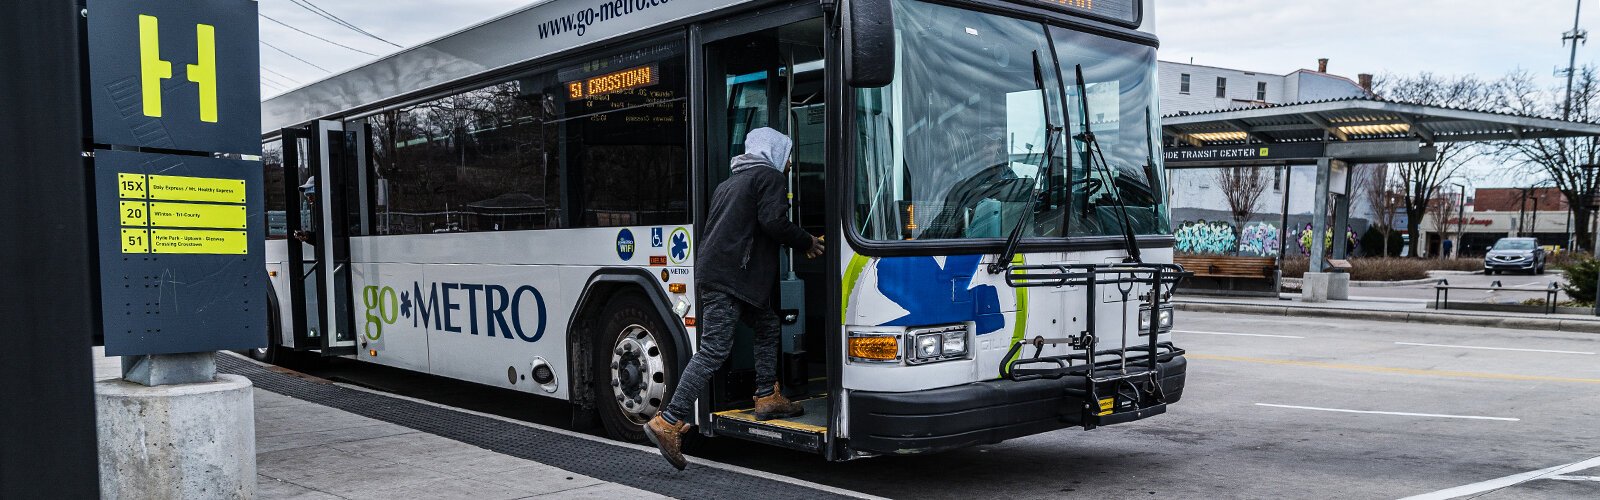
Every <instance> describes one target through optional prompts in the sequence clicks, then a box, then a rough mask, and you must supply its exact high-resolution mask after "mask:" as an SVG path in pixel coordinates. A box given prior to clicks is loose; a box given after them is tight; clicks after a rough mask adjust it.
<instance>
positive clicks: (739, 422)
mask: <svg viewBox="0 0 1600 500" xmlns="http://www.w3.org/2000/svg"><path fill="white" fill-rule="evenodd" d="M800 404H801V406H804V407H805V409H806V414H805V415H801V416H799V417H795V418H792V419H773V420H766V421H761V420H756V417H755V415H754V414H753V413H751V412H750V410H748V409H744V410H728V411H721V412H717V413H715V414H713V415H712V416H711V420H712V423H713V425H712V428H713V429H716V433H717V435H718V436H732V437H737V438H740V439H745V440H749V441H755V442H758V443H766V444H771V445H777V446H782V447H785V448H790V449H795V450H800V451H806V452H811V453H821V452H822V440H823V436H824V435H826V434H827V433H828V428H827V427H826V426H823V425H817V424H825V423H826V422H827V421H828V420H827V415H828V400H827V398H815V399H808V400H804V401H800Z"/></svg>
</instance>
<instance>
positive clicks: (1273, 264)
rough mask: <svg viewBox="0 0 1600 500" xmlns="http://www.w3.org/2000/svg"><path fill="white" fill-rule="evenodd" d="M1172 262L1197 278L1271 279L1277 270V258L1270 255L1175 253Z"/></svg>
mask: <svg viewBox="0 0 1600 500" xmlns="http://www.w3.org/2000/svg"><path fill="white" fill-rule="evenodd" d="M1172 262H1173V263H1175V264H1178V265H1180V266H1183V269H1184V270H1185V271H1189V272H1191V273H1194V275H1195V277H1197V278H1255V279H1273V278H1274V277H1275V276H1276V275H1277V271H1278V260H1277V259H1274V258H1272V257H1234V256H1227V255H1176V256H1173V258H1172Z"/></svg>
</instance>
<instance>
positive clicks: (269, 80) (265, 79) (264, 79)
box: [260, 75, 289, 88]
mask: <svg viewBox="0 0 1600 500" xmlns="http://www.w3.org/2000/svg"><path fill="white" fill-rule="evenodd" d="M260 77H261V83H270V84H272V85H276V86H279V87H283V88H289V86H288V85H284V84H283V82H279V81H277V80H273V79H272V78H270V77H268V76H267V75H260Z"/></svg>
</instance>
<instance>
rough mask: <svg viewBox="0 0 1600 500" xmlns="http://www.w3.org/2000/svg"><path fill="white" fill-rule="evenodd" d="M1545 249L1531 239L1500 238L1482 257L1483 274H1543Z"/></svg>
mask: <svg viewBox="0 0 1600 500" xmlns="http://www.w3.org/2000/svg"><path fill="white" fill-rule="evenodd" d="M1544 262H1545V249H1544V248H1543V247H1540V246H1539V242H1538V241H1536V240H1534V239H1533V238H1500V241H1496V242H1494V246H1493V247H1490V248H1489V254H1488V255H1485V256H1483V274H1499V273H1503V272H1506V271H1526V272H1527V273H1528V274H1544Z"/></svg>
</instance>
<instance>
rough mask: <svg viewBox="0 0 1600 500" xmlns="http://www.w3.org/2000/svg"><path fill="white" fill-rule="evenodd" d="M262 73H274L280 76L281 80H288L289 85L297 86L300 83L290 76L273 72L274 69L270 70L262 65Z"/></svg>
mask: <svg viewBox="0 0 1600 500" xmlns="http://www.w3.org/2000/svg"><path fill="white" fill-rule="evenodd" d="M261 71H265V72H268V73H272V74H274V75H278V77H279V78H282V79H284V80H287V81H288V82H289V83H293V84H297V85H298V84H299V83H300V81H299V80H296V79H294V78H292V77H290V76H289V75H285V74H283V73H279V72H277V71H273V70H272V68H268V67H267V66H266V65H262V66H261Z"/></svg>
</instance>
